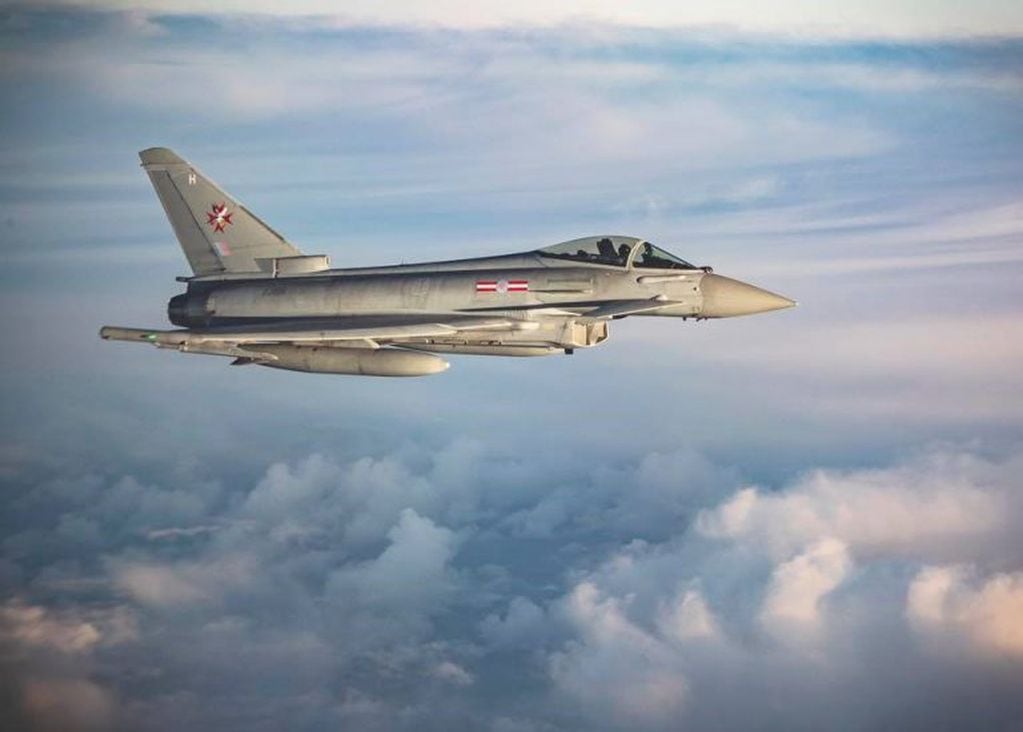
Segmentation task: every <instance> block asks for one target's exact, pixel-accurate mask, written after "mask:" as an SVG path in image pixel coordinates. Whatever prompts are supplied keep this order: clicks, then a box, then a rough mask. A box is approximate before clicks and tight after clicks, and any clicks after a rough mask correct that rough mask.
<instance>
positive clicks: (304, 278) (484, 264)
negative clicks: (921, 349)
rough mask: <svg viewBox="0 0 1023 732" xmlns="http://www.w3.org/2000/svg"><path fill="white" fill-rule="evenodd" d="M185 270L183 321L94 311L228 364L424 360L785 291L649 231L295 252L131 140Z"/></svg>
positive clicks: (168, 155)
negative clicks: (345, 255)
mask: <svg viewBox="0 0 1023 732" xmlns="http://www.w3.org/2000/svg"><path fill="white" fill-rule="evenodd" d="M139 157H140V158H141V159H142V167H143V168H144V169H145V171H146V173H148V175H149V178H150V180H151V181H152V183H153V187H154V188H155V189H156V194H157V196H158V197H159V199H160V202H161V203H162V204H163V208H164V210H165V211H166V213H167V218H169V219H170V223H171V226H172V227H173V229H174V233H175V235H176V236H177V239H178V242H179V243H180V244H181V248H182V249H183V250H184V252H185V257H186V258H187V259H188V263H189V265H190V266H191V269H192V276H189V277H178V278H177V279H178V281H179V282H183V283H185V285H186V291H185V292H184V293H182V294H179V295H176V296H175V297H173V298H171V300H170V302H169V304H168V307H167V314H168V318H169V320H170V322H171V323H172V324H173V325H175V326H179V328H180V329H172V330H149V329H139V328H123V327H114V326H106V327H104V328H102V329H101V330H100V337H102V338H104V339H107V340H117V341H130V342H137V343H149V344H152V345H154V346H156V347H158V348H169V349H174V350H177V351H180V352H182V353H199V354H206V355H211V356H227V357H230V358H233V359H234V361H233V363H234V364H237V365H242V364H257V365H260V366H269V367H272V368H278V369H290V370H294V371H306V372H316V373H329V374H356V375H363V376H424V375H427V374H435V373H438V372H441V371H444V370H446V369H447V368H448V366H449V364H448V362H447V361H445V360H444V359H442V358H441V357H440V356H438V355H436V354H475V355H484V356H547V355H550V354H571V353H573V352H574V351H575V350H576V349H578V348H590V347H592V346H596V345H599V344H601V343H603V342H604V341H606V340H607V338H608V334H609V332H610V331H609V328H608V324H609V322H610V321H612V320H618V319H621V318H626V317H629V316H667V317H673V318H681V319H682V320H688V319H693V320H703V319H706V318H730V317H735V316H738V315H752V314H754V313H764V312H768V311H770V310H780V309H782V308H789V307H792V306H793V305H795V304H796V303H795V302H794V301H792V300H790V299H788V298H786V297H782V296H781V295H776V294H774V293H772V292H768V291H767V290H762V289H760V288H759V287H754V286H753V285H750V284H747V283H745V282H740V281H739V280H734V279H730V278H728V277H723V276H721V275H718V274H714V273H713V271H712V269H711V268H710V267H697V266H694V265H692V264H690V263H689V262H686V261H685V260H683V259H680V258H678V257H676V256H675V255H673V254H669V253H668V252H666V251H664V250H663V249H660V248H659V247H656V246H654V245H653V244H651V243H650V242H648V241H645V240H643V239H640V238H637V237H632V236H619V235H600V236H588V237H585V238H582V239H573V240H572V241H566V242H562V243H560V244H555V245H553V246H549V247H544V248H542V249H536V250H532V251H526V252H521V253H518V254H504V255H499V256H491V257H479V258H474V259H458V260H450V261H441V262H425V263H422V264H397V265H387V266H380V267H358V268H346V269H331V267H330V261H329V259H328V257H327V255H325V254H303V253H302V252H301V251H299V250H298V249H297V248H296V247H295V246H294V245H293V244H291V243H290V242H289V241H287V240H286V239H285V238H284V237H282V236H281V235H280V234H278V233H277V232H276V231H274V230H273V229H271V228H270V227H269V226H268V225H267V224H265V223H264V222H263V221H261V220H260V219H259V218H258V217H257V216H256V215H255V214H253V213H252V212H251V211H249V210H248V209H247V208H245V206H243V205H242V204H241V203H239V202H238V201H237V200H236V199H234V198H232V197H231V196H230V195H229V194H228V193H226V192H225V191H224V190H223V189H221V188H220V187H219V186H217V185H216V184H215V183H214V182H213V181H211V180H210V179H209V178H207V177H206V176H205V175H203V174H202V172H200V170H199V169H198V168H196V167H195V166H194V165H192V164H191V163H189V162H188V161H187V160H184V159H182V158H180V157H178V155H176V154H175V153H174V152H172V151H171V150H168V149H167V148H161V147H154V148H150V149H148V150H143V151H142V152H140V153H139Z"/></svg>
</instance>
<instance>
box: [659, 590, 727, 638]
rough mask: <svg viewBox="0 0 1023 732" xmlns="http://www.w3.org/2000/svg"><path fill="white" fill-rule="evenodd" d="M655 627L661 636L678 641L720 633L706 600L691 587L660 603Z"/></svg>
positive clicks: (708, 636) (714, 635) (710, 636)
mask: <svg viewBox="0 0 1023 732" xmlns="http://www.w3.org/2000/svg"><path fill="white" fill-rule="evenodd" d="M657 629H658V631H659V632H660V634H661V635H662V636H663V637H665V638H669V639H671V640H674V641H677V642H680V643H685V642H687V641H691V640H695V639H701V638H715V637H717V636H718V634H719V633H720V630H719V628H718V623H717V620H716V619H715V618H714V613H713V612H712V611H711V609H710V608H709V607H708V606H707V601H706V600H705V599H704V598H703V595H702V594H701V593H700V592H699V591H698V590H693V589H687V590H685V591H683V592H681V593H679V596H678V597H676V598H674V599H673V600H669V601H664V602H662V603H661V607H660V610H659V612H658V616H657Z"/></svg>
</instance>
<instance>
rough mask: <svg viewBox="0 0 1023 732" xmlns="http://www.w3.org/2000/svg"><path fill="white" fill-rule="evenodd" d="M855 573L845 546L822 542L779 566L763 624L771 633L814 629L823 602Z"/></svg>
mask: <svg viewBox="0 0 1023 732" xmlns="http://www.w3.org/2000/svg"><path fill="white" fill-rule="evenodd" d="M851 569H852V560H851V559H850V557H849V552H848V550H847V549H846V546H845V544H843V543H842V542H840V541H837V540H835V539H821V540H820V541H818V542H816V543H814V544H812V545H811V546H809V547H807V549H806V551H804V552H802V553H801V554H799V555H797V556H795V557H793V558H792V559H790V560H788V561H787V562H783V563H782V564H779V565H778V566H777V567H776V568H775V570H774V572H773V574H772V575H771V582H770V584H769V585H768V588H767V595H766V597H765V598H764V605H763V608H762V609H761V611H760V621H761V623H763V624H764V626H765V627H766V628H767V629H768V631H769V632H776V631H778V630H781V631H782V632H787V631H790V630H792V629H793V626H798V629H799V631H805V630H806V629H808V628H809V629H813V627H814V626H816V625H817V624H818V623H819V621H820V613H821V602H822V601H823V600H824V598H825V597H826V596H827V595H828V593H830V592H831V591H832V590H834V589H835V588H836V587H838V586H839V585H840V584H841V583H842V581H843V580H844V579H845V578H846V577H847V576H848V574H849V572H850V570H851Z"/></svg>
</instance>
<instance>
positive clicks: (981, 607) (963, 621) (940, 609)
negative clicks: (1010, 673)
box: [906, 565, 1023, 658]
mask: <svg viewBox="0 0 1023 732" xmlns="http://www.w3.org/2000/svg"><path fill="white" fill-rule="evenodd" d="M971 575H975V572H971V571H970V570H969V568H968V567H965V566H961V565H944V566H930V567H924V568H923V569H921V570H920V571H919V572H918V573H917V575H916V576H915V577H914V578H913V581H912V583H911V584H910V586H909V592H908V594H907V597H906V617H907V618H908V619H909V621H910V623H911V624H912V625H913V626H914V627H915V628H916V629H917V630H918V631H920V632H921V633H923V634H925V635H930V636H932V637H937V638H938V639H942V638H945V639H947V638H948V637H950V636H951V637H952V638H953V639H954V638H955V636H962V637H965V638H966V639H967V640H968V641H969V642H970V643H972V644H973V645H974V646H975V647H976V648H977V649H978V650H980V651H981V652H985V653H992V654H997V655H1005V656H1009V657H1016V658H1020V657H1023V573H1021V572H1009V573H1006V572H1000V573H997V574H993V575H990V576H988V577H980V578H977V577H975V576H971ZM932 639H933V638H932Z"/></svg>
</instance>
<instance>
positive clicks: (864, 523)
mask: <svg viewBox="0 0 1023 732" xmlns="http://www.w3.org/2000/svg"><path fill="white" fill-rule="evenodd" d="M1017 470H1018V467H1017V465H1016V463H1015V459H1012V460H1009V461H1008V462H1007V463H1004V464H1001V465H992V464H991V463H988V462H986V461H982V460H978V459H977V458H976V457H975V456H972V455H969V454H961V455H956V454H955V453H948V452H941V451H932V452H930V453H929V454H924V455H921V456H919V457H917V458H915V459H913V460H912V461H909V462H907V463H905V464H903V465H900V466H898V467H894V468H885V469H877V470H861V471H850V472H847V473H841V472H837V473H836V472H833V471H823V470H822V471H816V472H812V473H810V474H809V475H807V476H806V477H804V478H803V479H801V480H800V481H799V482H797V483H796V484H795V485H794V486H792V488H791V489H789V490H786V491H784V492H767V491H761V490H758V489H757V488H744V489H742V490H740V491H738V492H736V493H735V494H734V495H733V496H732V497H731V498H730V499H729V500H727V501H725V502H724V503H722V504H721V505H720V506H718V507H716V508H714V509H711V510H707V511H705V512H703V513H702V514H701V515H700V516H699V517H698V519H697V524H696V525H697V528H698V530H699V531H700V532H701V533H702V534H703V535H705V536H708V537H713V538H721V539H729V540H732V541H737V542H742V543H747V544H750V545H752V546H754V547H758V548H761V547H762V548H763V549H765V550H767V551H768V552H770V553H771V554H772V555H773V556H775V557H785V556H790V555H791V554H792V553H793V552H794V551H798V550H799V549H800V548H801V547H804V546H807V545H808V544H811V543H813V542H818V541H828V540H837V541H839V542H841V543H842V545H846V546H848V547H849V549H850V550H851V551H852V552H853V553H854V554H856V555H860V556H885V555H889V554H891V553H893V552H898V553H901V554H904V555H906V556H912V557H917V558H922V559H925V560H926V559H940V558H942V557H945V556H947V555H948V554H949V553H955V554H958V555H959V556H961V557H962V556H970V555H972V556H977V557H983V558H985V559H987V560H991V561H993V560H995V559H996V558H997V556H998V555H999V553H1000V552H1001V551H1003V550H1004V548H1005V547H1006V546H1007V544H1008V543H1011V540H1010V539H1009V533H1010V532H1011V530H1012V529H1011V527H1012V525H1013V524H1014V522H1015V520H1016V519H1015V517H1017V516H1018V515H1019V513H1020V511H1021V505H1020V502H1019V501H1018V499H1017V497H1016V490H1015V476H1016V475H1017ZM831 546H832V547H833V548H834V546H836V545H831Z"/></svg>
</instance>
